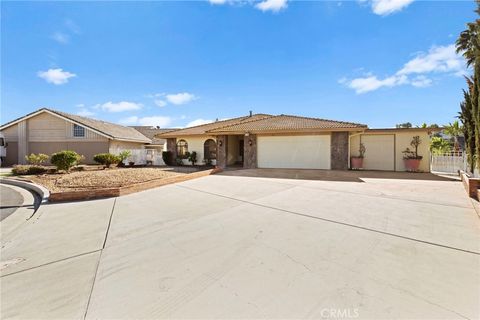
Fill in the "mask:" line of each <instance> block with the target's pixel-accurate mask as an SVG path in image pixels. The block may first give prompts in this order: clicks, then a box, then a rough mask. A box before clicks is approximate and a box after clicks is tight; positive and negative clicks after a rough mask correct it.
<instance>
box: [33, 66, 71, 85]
mask: <svg viewBox="0 0 480 320" xmlns="http://www.w3.org/2000/svg"><path fill="white" fill-rule="evenodd" d="M37 76H39V77H40V78H42V79H44V80H45V81H47V82H48V83H53V84H55V85H60V84H65V83H67V82H68V79H70V78H73V77H76V76H77V75H76V74H75V73H71V72H68V71H63V69H60V68H59V69H48V70H47V71H38V72H37Z"/></svg>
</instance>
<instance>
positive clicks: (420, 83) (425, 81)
mask: <svg viewBox="0 0 480 320" xmlns="http://www.w3.org/2000/svg"><path fill="white" fill-rule="evenodd" d="M432 82H433V81H432V79H430V78H427V77H426V76H418V77H415V78H413V79H412V81H411V82H410V83H411V84H412V86H414V87H417V88H425V87H429V86H431V85H432Z"/></svg>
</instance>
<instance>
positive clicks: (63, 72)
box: [1, 0, 475, 127]
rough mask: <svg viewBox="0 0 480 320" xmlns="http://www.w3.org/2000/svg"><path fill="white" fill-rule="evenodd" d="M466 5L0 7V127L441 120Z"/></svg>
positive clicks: (395, 1)
mask: <svg viewBox="0 0 480 320" xmlns="http://www.w3.org/2000/svg"><path fill="white" fill-rule="evenodd" d="M474 7H475V5H474V2H473V1H471V2H470V1H452V2H448V1H412V0H373V1H369V0H364V1H328V2H327V1H324V2H321V1H286V0H264V1H248V0H247V1H240V2H239V1H228V0H211V1H184V2H175V1H165V2H84V3H82V2H5V1H3V2H1V9H2V10H1V28H2V29H1V63H2V66H1V84H2V85H1V123H5V122H7V121H9V120H12V119H14V118H17V117H20V116H22V115H24V114H26V113H28V112H32V111H34V110H36V109H38V108H40V107H50V108H54V109H58V110H62V111H66V112H70V113H78V114H82V115H88V116H92V117H94V118H99V119H103V120H107V121H112V122H116V123H123V124H131V125H134V124H135V125H160V126H161V127H181V126H186V125H189V124H190V125H191V124H198V123H202V122H204V121H209V120H214V119H216V118H220V119H223V118H229V117H234V116H239V115H244V114H247V113H248V111H249V110H253V111H254V112H256V113H271V114H280V113H285V114H296V115H305V116H312V117H320V118H327V119H335V120H344V121H354V122H360V123H365V124H368V125H369V126H370V127H391V126H394V125H395V124H396V123H400V122H407V121H410V122H412V123H414V124H421V123H423V122H427V123H438V124H445V123H447V122H451V121H453V120H454V118H455V116H456V114H457V111H458V109H459V107H458V105H459V103H460V101H461V99H462V93H461V89H462V88H463V87H465V85H464V79H463V78H462V74H465V72H467V73H468V70H467V71H466V70H465V66H464V62H463V59H462V58H461V57H460V56H458V55H456V54H455V53H454V47H453V44H454V42H455V39H456V37H457V35H458V34H459V33H460V32H461V31H462V30H463V29H464V28H465V23H466V22H469V21H472V20H473V19H475V14H474V12H473V10H474Z"/></svg>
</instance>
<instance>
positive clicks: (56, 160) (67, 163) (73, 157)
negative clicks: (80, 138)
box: [50, 150, 82, 171]
mask: <svg viewBox="0 0 480 320" xmlns="http://www.w3.org/2000/svg"><path fill="white" fill-rule="evenodd" d="M81 158H82V156H81V155H79V154H78V153H76V152H75V151H71V150H62V151H60V152H57V153H54V154H52V156H51V157H50V162H51V163H52V164H53V165H54V166H55V167H57V170H65V171H69V170H70V168H72V167H73V166H74V165H76V164H78V162H79V161H81Z"/></svg>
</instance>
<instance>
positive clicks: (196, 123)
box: [185, 119, 213, 128]
mask: <svg viewBox="0 0 480 320" xmlns="http://www.w3.org/2000/svg"><path fill="white" fill-rule="evenodd" d="M212 122H213V120H205V119H196V120H193V121H190V122H189V123H187V125H186V126H185V127H187V128H188V127H194V126H199V125H202V124H207V123H212Z"/></svg>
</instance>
